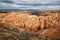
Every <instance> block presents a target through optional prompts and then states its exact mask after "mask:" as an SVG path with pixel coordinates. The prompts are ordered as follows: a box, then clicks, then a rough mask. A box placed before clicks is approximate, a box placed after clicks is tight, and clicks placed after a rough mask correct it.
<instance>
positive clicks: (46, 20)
mask: <svg viewBox="0 0 60 40" xmlns="http://www.w3.org/2000/svg"><path fill="white" fill-rule="evenodd" d="M41 14H42V15H41ZM41 14H40V15H39V16H37V15H32V13H30V12H26V11H25V12H10V13H6V14H4V13H3V14H0V15H1V16H0V17H1V18H0V19H1V22H0V23H1V24H3V25H4V26H6V27H7V26H8V27H14V28H18V29H20V28H21V29H23V30H25V31H26V32H29V33H33V34H39V35H45V36H48V37H56V36H57V37H60V35H58V34H60V30H58V29H60V13H59V11H58V12H57V11H53V12H52V13H51V12H50V11H47V12H45V11H42V13H41ZM47 14H48V15H47ZM55 29H56V30H55ZM54 33H55V34H54ZM47 34H48V35H47Z"/></svg>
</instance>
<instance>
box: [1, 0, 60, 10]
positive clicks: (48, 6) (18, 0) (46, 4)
mask: <svg viewBox="0 0 60 40" xmlns="http://www.w3.org/2000/svg"><path fill="white" fill-rule="evenodd" d="M1 9H20V10H29V9H34V10H60V0H0V10H1Z"/></svg>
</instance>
